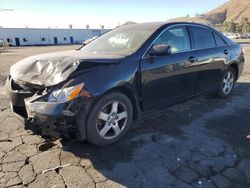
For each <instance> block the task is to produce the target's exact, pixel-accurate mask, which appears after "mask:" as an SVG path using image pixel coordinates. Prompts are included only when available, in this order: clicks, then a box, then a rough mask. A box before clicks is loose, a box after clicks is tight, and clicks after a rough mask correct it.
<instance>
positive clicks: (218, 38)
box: [214, 33, 227, 46]
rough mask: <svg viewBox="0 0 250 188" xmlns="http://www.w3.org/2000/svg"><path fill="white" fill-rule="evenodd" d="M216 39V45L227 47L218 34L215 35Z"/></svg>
mask: <svg viewBox="0 0 250 188" xmlns="http://www.w3.org/2000/svg"><path fill="white" fill-rule="evenodd" d="M214 39H215V42H216V45H217V46H226V45H227V44H226V42H225V41H224V40H223V39H222V38H220V37H219V36H218V35H217V34H216V33H214Z"/></svg>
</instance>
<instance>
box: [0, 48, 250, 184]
mask: <svg viewBox="0 0 250 188" xmlns="http://www.w3.org/2000/svg"><path fill="white" fill-rule="evenodd" d="M244 47H245V49H246V51H247V61H246V65H245V71H244V74H243V76H242V77H241V79H240V80H239V81H238V83H237V85H236V88H235V90H234V93H233V95H232V96H231V97H230V98H229V99H226V100H220V99H217V98H215V97H214V96H212V95H209V96H205V97H204V96H203V97H199V98H196V99H193V100H191V101H188V102H185V103H182V104H178V105H175V106H172V107H169V108H166V109H164V110H161V111H154V112H149V113H147V114H145V116H144V117H143V118H141V119H140V120H138V121H137V122H134V125H133V129H132V130H131V131H130V132H129V134H128V135H127V136H126V137H125V138H124V139H123V140H122V141H121V142H119V143H117V144H114V145H112V146H109V147H105V148H97V147H94V146H92V145H90V144H89V143H87V142H80V141H76V140H70V141H67V142H65V141H62V140H60V139H45V138H42V137H41V136H39V135H35V134H33V133H32V132H31V131H29V130H25V129H24V125H23V123H22V122H21V121H19V120H18V119H17V118H16V116H15V115H14V114H13V113H12V112H11V109H10V107H9V101H8V98H7V96H6V95H5V92H4V87H3V83H4V80H5V77H6V76H7V74H8V70H9V66H10V65H11V64H13V63H15V62H16V61H17V60H18V59H21V58H23V57H24V56H29V55H32V54H36V53H41V52H46V51H55V50H65V49H70V48H71V49H72V48H75V47H72V46H59V47H58V46H57V47H53V46H52V47H24V48H12V49H8V50H7V51H6V52H4V53H0V63H1V68H0V69H1V73H0V75H1V76H0V80H1V85H0V108H1V112H0V122H1V123H0V187H39V188H41V187H98V188H101V187H114V188H115V187H133V188H134V187H149V188H151V187H178V188H179V187H185V188H186V187H204V188H205V187H206V188H207V187H215V188H217V187H220V188H221V187H243V188H246V187H250V150H249V149H250V140H249V139H247V138H246V137H247V135H249V134H250V98H249V96H250V65H249V61H248V60H249V58H250V45H245V46H244Z"/></svg>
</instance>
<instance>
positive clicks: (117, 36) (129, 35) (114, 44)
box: [81, 26, 155, 56]
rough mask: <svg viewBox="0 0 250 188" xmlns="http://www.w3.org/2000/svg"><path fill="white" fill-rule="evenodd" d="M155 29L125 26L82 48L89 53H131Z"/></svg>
mask: <svg viewBox="0 0 250 188" xmlns="http://www.w3.org/2000/svg"><path fill="white" fill-rule="evenodd" d="M154 31H155V28H142V27H138V28H136V27H133V26H132V27H131V26H125V27H121V28H117V29H114V30H112V31H109V32H107V33H106V34H104V35H102V36H100V37H98V38H97V39H96V40H94V41H92V42H91V43H89V44H88V45H86V46H84V47H82V48H81V50H82V51H84V52H87V53H96V54H114V55H125V56H127V55H130V54H133V53H134V52H136V51H137V50H138V49H139V48H140V47H141V46H142V44H143V43H144V42H145V41H146V40H147V39H148V38H149V36H150V35H151V34H152V33H153V32H154Z"/></svg>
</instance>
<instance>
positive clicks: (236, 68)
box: [229, 63, 239, 80]
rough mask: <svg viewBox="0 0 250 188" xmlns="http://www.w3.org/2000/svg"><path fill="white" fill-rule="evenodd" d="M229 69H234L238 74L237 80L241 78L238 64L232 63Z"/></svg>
mask: <svg viewBox="0 0 250 188" xmlns="http://www.w3.org/2000/svg"><path fill="white" fill-rule="evenodd" d="M229 67H231V68H233V69H234V71H235V73H236V80H237V79H238V78H239V66H238V65H237V63H232V64H231V65H229Z"/></svg>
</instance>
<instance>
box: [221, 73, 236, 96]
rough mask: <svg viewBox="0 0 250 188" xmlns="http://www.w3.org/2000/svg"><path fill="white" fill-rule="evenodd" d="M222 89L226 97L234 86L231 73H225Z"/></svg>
mask: <svg viewBox="0 0 250 188" xmlns="http://www.w3.org/2000/svg"><path fill="white" fill-rule="evenodd" d="M222 84H223V85H222V89H223V92H224V94H226V95H228V94H229V93H230V92H231V90H232V89H233V86H234V75H233V73H232V72H230V71H229V72H227V73H226V75H225V77H224V79H223V83H222Z"/></svg>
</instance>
